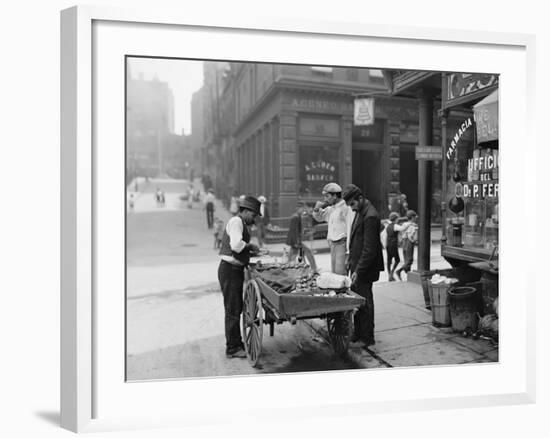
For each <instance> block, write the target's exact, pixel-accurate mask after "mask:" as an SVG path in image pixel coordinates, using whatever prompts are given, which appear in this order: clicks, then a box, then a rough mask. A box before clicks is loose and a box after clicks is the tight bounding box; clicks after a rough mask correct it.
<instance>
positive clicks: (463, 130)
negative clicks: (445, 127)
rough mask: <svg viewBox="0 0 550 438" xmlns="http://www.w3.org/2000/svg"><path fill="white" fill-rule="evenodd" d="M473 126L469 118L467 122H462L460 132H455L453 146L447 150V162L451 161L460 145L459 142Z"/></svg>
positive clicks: (452, 140)
mask: <svg viewBox="0 0 550 438" xmlns="http://www.w3.org/2000/svg"><path fill="white" fill-rule="evenodd" d="M470 126H472V119H471V118H470V117H468V118H467V119H466V120H464V121H463V122H462V124H461V125H460V126H459V127H458V131H456V132H455V135H453V137H452V139H451V145H450V146H449V147H448V148H447V154H446V155H447V160H450V159H451V157H452V156H453V153H454V151H455V149H456V147H457V145H458V142H459V141H460V139H461V138H462V136H463V135H464V134H465V133H466V130H467V129H468V128H469V127H470Z"/></svg>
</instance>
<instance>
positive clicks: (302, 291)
mask: <svg viewBox="0 0 550 438" xmlns="http://www.w3.org/2000/svg"><path fill="white" fill-rule="evenodd" d="M315 275H316V274H314V273H313V272H312V271H311V268H310V267H309V265H306V264H305V263H287V264H281V263H271V264H261V262H260V263H251V264H250V265H249V267H248V268H247V269H246V271H245V282H244V286H243V313H242V333H243V339H244V344H245V350H246V354H247V357H248V360H249V362H250V364H251V365H252V366H254V367H255V366H256V365H257V364H258V361H259V359H260V355H261V352H262V338H263V327H264V324H265V325H269V334H270V336H273V335H274V331H275V330H274V327H275V324H281V323H283V322H284V321H288V322H290V323H291V324H296V322H297V321H298V320H304V319H313V318H322V319H326V323H327V332H328V335H329V341H330V344H331V346H332V348H333V349H334V351H335V353H336V354H339V355H343V354H344V353H345V352H347V349H348V346H349V342H350V338H351V334H352V328H353V321H352V317H353V312H354V310H355V309H357V308H358V307H359V306H361V305H362V304H363V303H364V302H365V299H364V298H363V297H361V296H360V295H358V294H356V293H355V292H353V291H351V290H350V289H349V288H348V287H344V288H340V289H321V288H319V287H317V286H316V283H315Z"/></svg>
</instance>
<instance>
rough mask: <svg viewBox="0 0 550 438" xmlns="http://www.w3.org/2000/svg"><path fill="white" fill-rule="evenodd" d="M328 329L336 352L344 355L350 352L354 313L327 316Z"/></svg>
mask: <svg viewBox="0 0 550 438" xmlns="http://www.w3.org/2000/svg"><path fill="white" fill-rule="evenodd" d="M327 329H328V335H329V339H330V344H331V346H332V348H333V350H334V352H335V353H336V354H338V355H343V354H345V353H346V352H347V351H348V346H349V342H350V339H351V332H352V329H353V324H352V312H339V313H331V314H329V315H327Z"/></svg>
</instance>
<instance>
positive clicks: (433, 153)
mask: <svg viewBox="0 0 550 438" xmlns="http://www.w3.org/2000/svg"><path fill="white" fill-rule="evenodd" d="M415 156H416V159H417V160H426V161H439V160H442V159H443V152H442V150H441V146H417V147H416V149H415Z"/></svg>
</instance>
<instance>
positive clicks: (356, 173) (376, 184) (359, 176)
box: [352, 149, 386, 214]
mask: <svg viewBox="0 0 550 438" xmlns="http://www.w3.org/2000/svg"><path fill="white" fill-rule="evenodd" d="M382 157H383V153H382V151H381V150H364V149H360V150H358V149H354V150H353V154H352V173H353V177H352V180H353V181H352V182H353V184H355V185H356V186H357V187H359V188H360V189H361V190H362V191H363V193H364V195H365V197H366V198H367V199H368V200H369V201H370V202H372V204H373V205H374V207H375V208H376V210H378V212H379V213H380V214H383V212H385V211H386V209H385V207H384V204H385V203H384V201H383V200H384V179H383V173H382V171H383V167H384V166H383V160H382Z"/></svg>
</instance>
